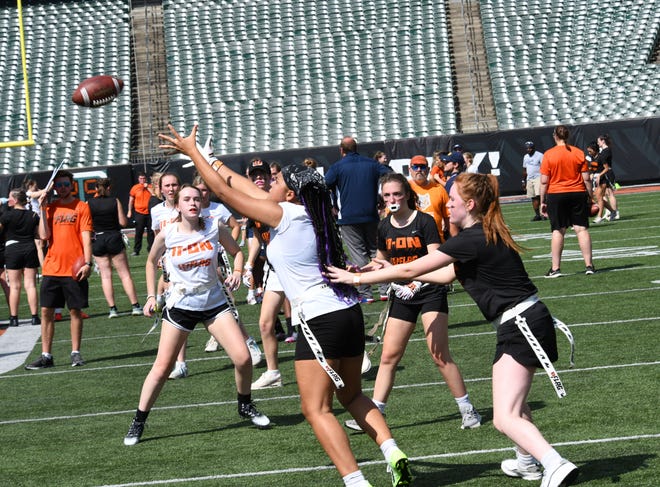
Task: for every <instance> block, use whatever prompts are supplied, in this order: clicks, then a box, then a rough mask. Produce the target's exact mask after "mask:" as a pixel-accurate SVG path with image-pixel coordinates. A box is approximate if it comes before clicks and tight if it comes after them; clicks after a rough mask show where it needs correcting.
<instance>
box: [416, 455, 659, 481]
mask: <svg viewBox="0 0 660 487" xmlns="http://www.w3.org/2000/svg"><path fill="white" fill-rule="evenodd" d="M655 458H657V455H627V456H621V457H612V458H602V459H599V460H592V461H588V462H585V463H579V464H578V467H579V468H580V476H579V477H578V478H577V481H576V482H575V483H574V485H579V484H583V483H588V482H590V481H594V480H608V481H609V482H611V483H612V484H619V483H621V484H622V485H624V484H625V480H624V479H622V478H621V476H622V475H625V474H626V473H629V472H633V471H636V470H640V469H644V468H648V461H649V460H651V459H655ZM504 459H505V458H504V457H502V460H504ZM421 467H423V468H424V469H425V470H426V471H425V472H419V469H420V468H421ZM411 468H412V469H413V474H414V476H415V486H416V487H438V486H443V485H453V484H456V483H460V482H465V481H466V480H471V479H479V478H481V479H484V482H486V479H488V483H489V485H490V483H492V482H495V481H499V480H501V481H502V483H503V484H504V483H506V482H508V481H509V480H510V481H511V482H516V481H515V480H514V479H509V478H508V477H507V476H506V475H504V474H503V473H502V472H501V471H500V466H499V464H493V463H472V464H460V465H457V464H451V463H441V462H434V461H419V460H416V461H413V462H411ZM512 485H513V484H512Z"/></svg>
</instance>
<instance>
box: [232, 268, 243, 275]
mask: <svg viewBox="0 0 660 487" xmlns="http://www.w3.org/2000/svg"><path fill="white" fill-rule="evenodd" d="M234 272H238V273H239V274H243V271H242V270H241V269H234Z"/></svg>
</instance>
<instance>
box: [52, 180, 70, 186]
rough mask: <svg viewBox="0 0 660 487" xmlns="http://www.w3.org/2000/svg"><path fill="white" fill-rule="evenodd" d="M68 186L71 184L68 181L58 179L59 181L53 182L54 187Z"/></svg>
mask: <svg viewBox="0 0 660 487" xmlns="http://www.w3.org/2000/svg"><path fill="white" fill-rule="evenodd" d="M69 186H71V183H70V182H69V181H60V182H59V183H55V187H56V188H68V187H69Z"/></svg>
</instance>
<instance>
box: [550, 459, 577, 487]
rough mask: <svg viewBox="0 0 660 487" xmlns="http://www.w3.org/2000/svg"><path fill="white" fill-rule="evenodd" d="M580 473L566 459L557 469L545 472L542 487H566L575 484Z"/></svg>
mask: <svg viewBox="0 0 660 487" xmlns="http://www.w3.org/2000/svg"><path fill="white" fill-rule="evenodd" d="M578 473H579V470H578V468H577V467H576V466H575V465H573V464H572V463H571V462H569V461H568V460H566V459H565V458H564V459H562V461H561V462H560V463H559V465H558V466H557V468H555V469H554V470H546V471H545V472H543V480H542V481H541V487H566V486H568V485H571V484H572V483H573V481H574V480H575V479H576V478H577V476H578Z"/></svg>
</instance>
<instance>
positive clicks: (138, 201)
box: [128, 183, 151, 215]
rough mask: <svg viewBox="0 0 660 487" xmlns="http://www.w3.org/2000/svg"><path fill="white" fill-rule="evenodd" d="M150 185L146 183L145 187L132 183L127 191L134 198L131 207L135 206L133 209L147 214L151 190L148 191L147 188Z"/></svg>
mask: <svg viewBox="0 0 660 487" xmlns="http://www.w3.org/2000/svg"><path fill="white" fill-rule="evenodd" d="M150 186H151V185H148V186H147V187H146V188H145V187H144V185H142V184H140V183H137V184H134V185H133V187H132V188H131V190H130V191H129V193H128V194H129V196H132V197H133V198H134V200H133V208H135V211H137V212H138V213H142V214H143V215H148V214H149V198H151V191H149V189H148V188H149V187H150Z"/></svg>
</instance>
